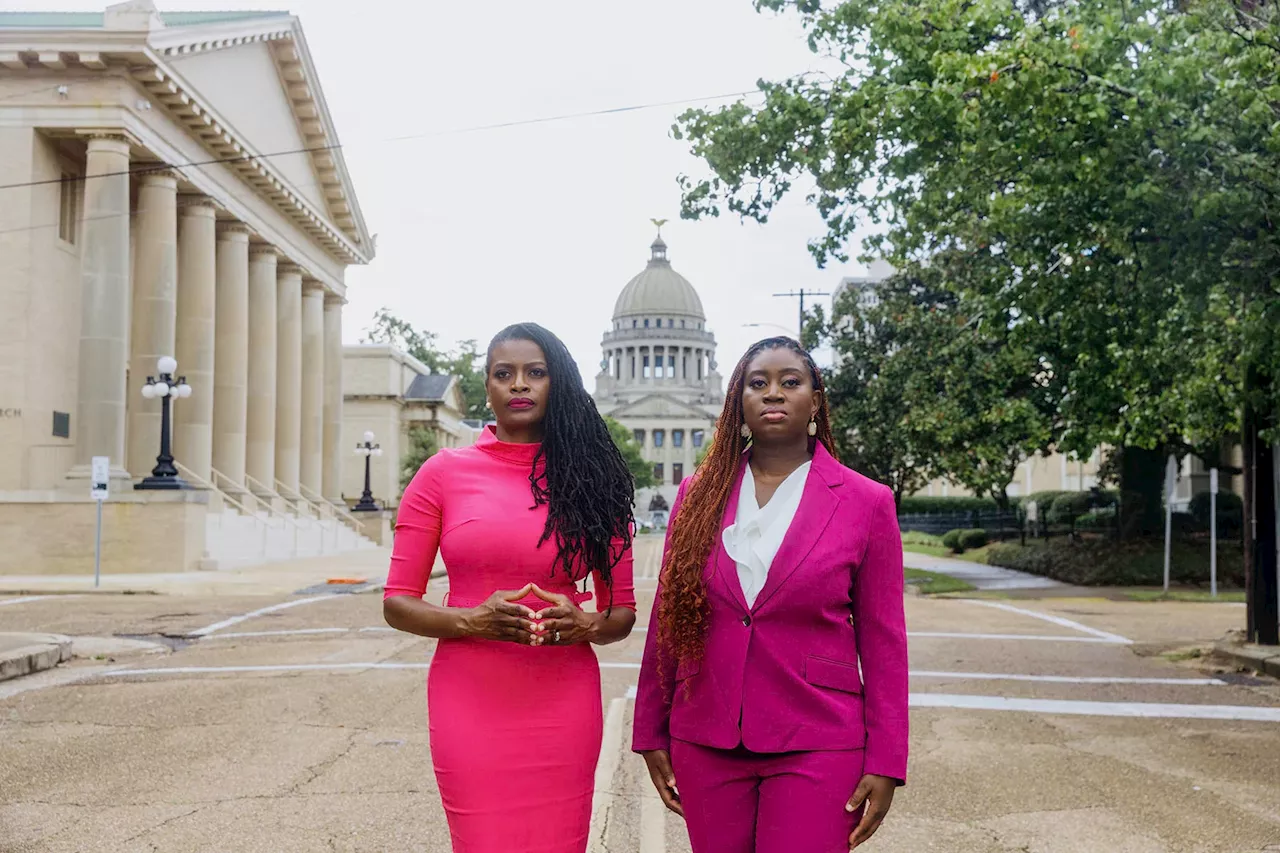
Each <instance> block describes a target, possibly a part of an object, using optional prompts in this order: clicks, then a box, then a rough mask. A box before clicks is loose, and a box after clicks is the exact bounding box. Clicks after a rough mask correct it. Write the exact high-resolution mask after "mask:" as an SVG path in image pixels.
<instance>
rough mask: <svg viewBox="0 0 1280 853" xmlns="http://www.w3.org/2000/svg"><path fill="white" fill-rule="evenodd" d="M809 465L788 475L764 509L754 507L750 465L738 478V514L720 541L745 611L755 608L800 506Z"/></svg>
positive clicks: (810, 463) (753, 489)
mask: <svg viewBox="0 0 1280 853" xmlns="http://www.w3.org/2000/svg"><path fill="white" fill-rule="evenodd" d="M812 464H813V463H812V462H811V461H810V462H806V463H804V464H803V465H801V466H800V467H799V468H797V469H796V470H794V471H792V472H791V474H790V475H788V477H787V479H785V480H783V481H782V485H780V486H778V490H777V491H775V492H774V493H773V497H771V498H770V499H769V502H768V503H766V504H765V505H764V506H758V505H757V504H756V481H755V477H753V476H752V474H751V466H750V465H747V470H746V473H744V474H743V475H742V488H741V489H740V490H739V492H738V514H737V517H736V518H735V519H734V523H733V524H731V525H729V526H728V527H726V528H725V529H724V537H723V538H724V549H725V551H726V552H728V554H729V556H730V557H732V558H733V561H734V562H735V563H737V564H738V580H739V582H740V583H741V584H742V595H743V597H744V598H746V600H747V607H751V606H753V605H754V604H755V601H756V596H758V595H759V594H760V590H761V589H763V588H764V582H765V579H766V578H768V577H769V567H770V566H772V565H773V558H774V557H775V556H776V555H777V553H778V548H779V547H781V545H782V539H783V537H785V536H786V535H787V529H788V528H790V527H791V521H792V520H793V519H794V518H795V515H796V509H797V508H799V506H800V497H801V495H803V494H804V483H805V479H806V478H807V477H808V476H809V468H810V467H811V466H812Z"/></svg>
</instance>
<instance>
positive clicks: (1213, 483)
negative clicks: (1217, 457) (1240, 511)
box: [1209, 468, 1218, 495]
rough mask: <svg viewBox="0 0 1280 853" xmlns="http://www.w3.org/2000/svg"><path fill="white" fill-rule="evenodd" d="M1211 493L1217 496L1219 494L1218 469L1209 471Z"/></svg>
mask: <svg viewBox="0 0 1280 853" xmlns="http://www.w3.org/2000/svg"><path fill="white" fill-rule="evenodd" d="M1209 493H1210V494H1213V495H1216V494H1217V493H1218V469H1217V468H1210V469H1209Z"/></svg>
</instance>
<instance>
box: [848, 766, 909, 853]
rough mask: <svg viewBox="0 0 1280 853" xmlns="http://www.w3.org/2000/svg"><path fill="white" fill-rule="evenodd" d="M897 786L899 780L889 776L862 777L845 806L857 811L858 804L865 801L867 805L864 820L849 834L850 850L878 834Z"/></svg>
mask: <svg viewBox="0 0 1280 853" xmlns="http://www.w3.org/2000/svg"><path fill="white" fill-rule="evenodd" d="M897 788H898V783H897V781H896V780H894V779H890V778H889V777H888V776H876V775H875V774H873V773H868V774H867V775H866V776H863V777H862V781H861V782H859V783H858V787H857V789H856V790H855V791H854V792H853V796H852V797H850V798H849V802H848V804H847V805H846V806H845V808H846V809H848V810H849V811H851V812H856V811H857V810H858V806H861V805H862V804H863V803H866V806H867V808H866V811H864V812H863V813H862V820H860V821H858V825H857V826H856V827H854V830H853V833H852V834H851V835H850V836H849V849H850V850H853V848H855V847H857V846H858V845H860V844H865V843H866V842H867V841H870V840H871V836H873V835H875V834H876V830H877V829H879V828H880V824H881V823H882V822H883V821H884V816H885V815H887V814H888V813H889V806H891V805H892V804H893V792H894V791H895V790H897Z"/></svg>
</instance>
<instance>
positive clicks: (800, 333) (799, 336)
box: [773, 287, 831, 342]
mask: <svg viewBox="0 0 1280 853" xmlns="http://www.w3.org/2000/svg"><path fill="white" fill-rule="evenodd" d="M773 295H774V296H785V297H787V298H789V299H794V298H795V297H797V296H798V297H800V322H799V324H798V325H797V326H796V340H797V341H801V342H803V340H804V298H805V297H806V296H830V295H831V294H830V293H828V292H827V291H825V290H805V289H804V288H803V287H802V288H800V289H799V290H791V291H788V292H786V293H775V294H773Z"/></svg>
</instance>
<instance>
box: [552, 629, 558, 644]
mask: <svg viewBox="0 0 1280 853" xmlns="http://www.w3.org/2000/svg"><path fill="white" fill-rule="evenodd" d="M551 642H553V643H558V642H560V632H559V631H556V632H555V633H554V634H552V635H551Z"/></svg>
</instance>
